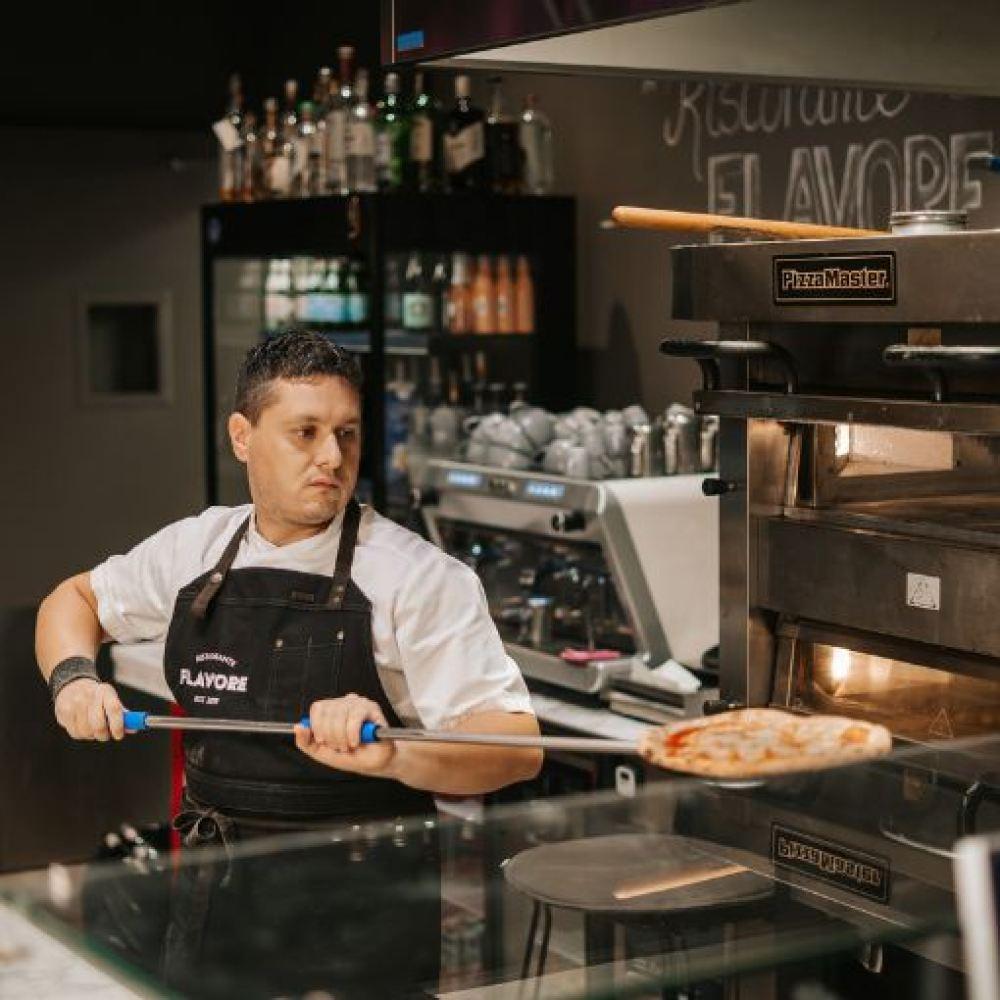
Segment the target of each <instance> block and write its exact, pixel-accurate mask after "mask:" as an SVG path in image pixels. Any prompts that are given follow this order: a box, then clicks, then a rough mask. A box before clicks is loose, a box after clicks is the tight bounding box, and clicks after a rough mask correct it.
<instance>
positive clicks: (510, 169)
mask: <svg viewBox="0 0 1000 1000" xmlns="http://www.w3.org/2000/svg"><path fill="white" fill-rule="evenodd" d="M490 85H491V87H492V91H491V94H490V111H489V115H487V118H486V170H487V174H488V175H489V186H490V190H492V191H494V192H495V193H497V194H518V193H519V192H520V190H521V175H522V169H523V168H522V164H521V157H522V153H521V144H520V141H519V137H518V123H517V121H515V120H514V118H513V117H512V116H510V115H508V114H507V111H506V109H505V108H504V100H503V80H502V79H501V77H499V76H493V77H490Z"/></svg>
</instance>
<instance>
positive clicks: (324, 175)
mask: <svg viewBox="0 0 1000 1000" xmlns="http://www.w3.org/2000/svg"><path fill="white" fill-rule="evenodd" d="M332 79H333V73H332V71H331V70H330V67H329V66H321V67H320V68H319V72H318V73H317V74H316V82H315V84H314V85H313V110H314V113H315V120H316V133H317V140H316V141H317V145H318V146H319V157H318V160H317V164H316V172H315V188H316V189H315V192H314V193H315V194H326V192H327V190H328V188H329V181H328V174H329V171H330V160H329V157H330V144H329V142H327V138H326V127H327V120H326V119H327V115H328V113H329V111H330V84H331V81H332Z"/></svg>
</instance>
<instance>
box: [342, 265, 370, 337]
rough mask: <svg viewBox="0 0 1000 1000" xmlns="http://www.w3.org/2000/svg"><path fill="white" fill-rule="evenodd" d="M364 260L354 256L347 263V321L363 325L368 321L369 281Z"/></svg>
mask: <svg viewBox="0 0 1000 1000" xmlns="http://www.w3.org/2000/svg"><path fill="white" fill-rule="evenodd" d="M367 277H368V276H367V274H365V265H364V261H362V260H360V259H358V258H354V259H353V260H350V261H348V263H347V279H346V284H345V288H346V291H347V322H348V323H349V324H350V325H351V326H363V325H364V324H365V323H367V322H368V281H367Z"/></svg>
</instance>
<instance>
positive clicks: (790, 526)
mask: <svg viewBox="0 0 1000 1000" xmlns="http://www.w3.org/2000/svg"><path fill="white" fill-rule="evenodd" d="M757 571H758V580H759V587H760V591H759V606H761V607H764V608H767V609H769V610H771V611H774V612H781V613H784V614H788V615H793V616H796V617H801V618H811V619H814V620H817V621H823V622H829V623H832V624H836V625H842V626H845V627H851V628H855V629H860V630H862V631H867V632H874V633H877V634H880V635H888V636H895V637H899V638H904V639H912V640H914V641H917V642H924V643H932V644H935V645H940V646H946V647H949V648H951V649H959V650H967V651H968V652H973V653H979V654H982V655H986V656H1000V615H998V614H997V594H998V593H1000V558H998V556H997V553H996V552H995V551H989V550H983V549H979V548H965V547H958V546H955V545H940V544H939V545H935V544H933V543H931V542H929V541H928V540H926V539H919V538H906V537H901V536H891V535H886V534H882V533H879V532H873V531H862V530H845V529H842V528H839V527H836V526H828V525H821V524H809V523H801V522H793V521H788V520H781V519H765V520H762V521H761V523H760V547H759V562H758V565H757Z"/></svg>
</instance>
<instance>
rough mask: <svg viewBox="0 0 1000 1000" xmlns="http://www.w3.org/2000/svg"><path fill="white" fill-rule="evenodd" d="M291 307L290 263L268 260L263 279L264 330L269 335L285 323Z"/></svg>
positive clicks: (283, 260)
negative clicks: (265, 275) (265, 274)
mask: <svg viewBox="0 0 1000 1000" xmlns="http://www.w3.org/2000/svg"><path fill="white" fill-rule="evenodd" d="M293 306H294V303H293V299H292V266H291V261H289V260H286V259H284V258H280V257H279V258H274V259H272V260H269V261H268V263H267V277H266V278H265V279H264V328H265V330H266V331H267V332H269V333H271V332H274V331H275V330H278V329H279V328H280V327H282V326H283V325H284V324H285V323H287V322H288V320H289V319H290V318H291V316H292V311H293Z"/></svg>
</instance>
